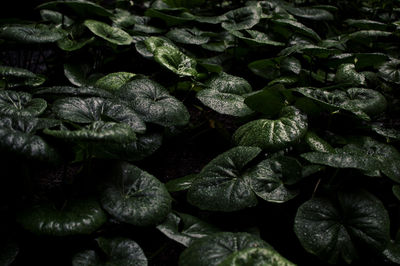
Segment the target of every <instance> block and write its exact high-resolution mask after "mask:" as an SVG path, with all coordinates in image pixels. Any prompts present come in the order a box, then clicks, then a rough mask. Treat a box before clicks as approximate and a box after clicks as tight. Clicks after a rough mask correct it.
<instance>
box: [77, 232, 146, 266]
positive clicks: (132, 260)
mask: <svg viewBox="0 0 400 266" xmlns="http://www.w3.org/2000/svg"><path fill="white" fill-rule="evenodd" d="M96 241H97V244H98V245H99V247H100V249H101V250H102V251H103V252H104V253H105V254H106V258H104V259H103V258H101V256H99V255H97V254H96V252H95V251H94V250H85V251H83V252H80V253H78V254H75V256H74V257H73V258H72V265H73V266H91V265H124V266H147V265H148V264H147V258H146V256H145V254H144V252H143V250H142V248H141V247H140V246H139V245H138V244H137V243H136V242H135V241H133V240H130V239H128V238H122V237H117V238H112V239H108V238H104V237H99V238H97V239H96Z"/></svg>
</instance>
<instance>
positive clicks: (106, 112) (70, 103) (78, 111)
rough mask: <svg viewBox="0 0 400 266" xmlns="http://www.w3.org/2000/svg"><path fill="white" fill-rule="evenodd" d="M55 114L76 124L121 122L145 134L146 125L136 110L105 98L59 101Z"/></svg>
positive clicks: (73, 98)
mask: <svg viewBox="0 0 400 266" xmlns="http://www.w3.org/2000/svg"><path fill="white" fill-rule="evenodd" d="M53 112H54V113H55V114H56V115H57V116H58V117H59V118H61V119H63V120H67V121H70V122H75V123H92V122H95V121H104V120H105V121H108V120H110V119H111V121H112V122H121V123H126V124H127V125H129V126H130V127H131V128H132V129H133V130H134V131H135V132H138V133H144V132H145V131H146V125H145V124H144V122H143V121H142V120H141V119H140V118H139V116H138V115H137V114H136V112H135V111H134V110H132V109H131V108H129V107H128V106H127V105H125V104H123V103H117V102H115V101H113V100H109V99H103V98H97V97H92V98H86V99H82V98H77V97H69V98H64V99H60V100H57V101H56V102H54V104H53Z"/></svg>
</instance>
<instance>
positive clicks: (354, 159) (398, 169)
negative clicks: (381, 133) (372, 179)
mask: <svg viewBox="0 0 400 266" xmlns="http://www.w3.org/2000/svg"><path fill="white" fill-rule="evenodd" d="M366 155H367V156H366ZM301 156H302V157H303V158H305V159H307V160H308V161H310V162H312V163H317V164H324V165H328V166H331V167H336V168H356V169H360V170H363V171H366V172H374V171H381V172H382V173H384V174H385V175H387V176H388V177H389V178H391V179H392V180H394V181H396V182H399V183H400V153H399V152H398V151H397V150H396V149H395V148H394V147H393V146H390V145H388V144H384V143H380V142H378V141H376V140H374V139H372V138H370V137H359V138H358V139H357V140H354V141H353V142H352V143H350V144H347V145H346V146H344V147H343V148H336V149H335V150H334V153H326V152H309V153H305V154H302V155H301Z"/></svg>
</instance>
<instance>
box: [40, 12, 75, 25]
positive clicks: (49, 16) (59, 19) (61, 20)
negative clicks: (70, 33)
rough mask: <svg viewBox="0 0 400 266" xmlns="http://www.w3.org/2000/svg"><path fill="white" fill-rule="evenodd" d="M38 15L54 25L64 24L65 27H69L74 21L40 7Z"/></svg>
mask: <svg viewBox="0 0 400 266" xmlns="http://www.w3.org/2000/svg"><path fill="white" fill-rule="evenodd" d="M40 16H41V18H42V20H44V21H48V22H52V23H53V24H55V25H56V26H62V25H64V26H66V27H69V26H71V25H72V24H73V23H74V21H73V20H72V19H70V18H69V17H67V16H65V15H63V14H61V13H60V12H57V11H53V10H47V9H42V10H40Z"/></svg>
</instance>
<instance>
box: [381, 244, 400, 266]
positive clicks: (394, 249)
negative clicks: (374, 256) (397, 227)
mask: <svg viewBox="0 0 400 266" xmlns="http://www.w3.org/2000/svg"><path fill="white" fill-rule="evenodd" d="M382 255H383V257H384V258H385V259H386V260H389V261H390V262H392V263H394V264H399V263H400V244H399V241H393V240H390V242H389V243H388V245H387V247H386V249H385V250H384V251H383V252H382Z"/></svg>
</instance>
